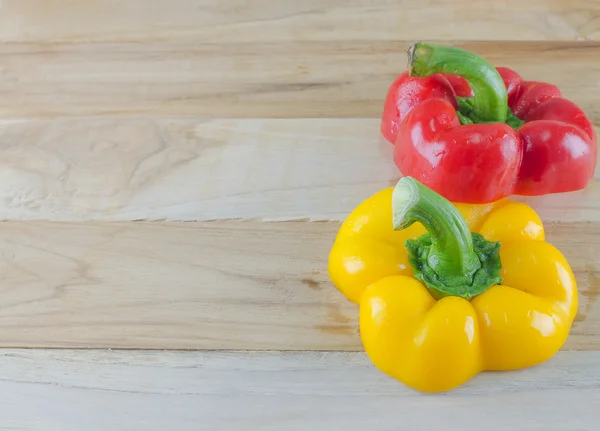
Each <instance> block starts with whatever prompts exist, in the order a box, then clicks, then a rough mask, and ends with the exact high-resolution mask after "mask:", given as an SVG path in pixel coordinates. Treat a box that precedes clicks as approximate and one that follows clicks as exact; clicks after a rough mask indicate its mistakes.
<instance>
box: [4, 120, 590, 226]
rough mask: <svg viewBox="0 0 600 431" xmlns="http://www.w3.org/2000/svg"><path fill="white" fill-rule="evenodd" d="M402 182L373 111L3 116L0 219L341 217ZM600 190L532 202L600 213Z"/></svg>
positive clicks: (553, 217) (561, 214)
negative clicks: (365, 114)
mask: <svg viewBox="0 0 600 431" xmlns="http://www.w3.org/2000/svg"><path fill="white" fill-rule="evenodd" d="M598 130H599V132H600V129H598ZM598 175H599V174H598V173H596V177H598ZM398 178H399V174H398V171H397V169H396V167H395V165H394V164H393V161H392V146H391V145H390V144H389V143H388V142H387V141H385V140H384V139H383V138H382V137H380V136H379V120H378V119H374V118H373V119H366V118H364V119H363V118H359V119H320V118H316V119H232V120H225V119H215V120H191V119H187V120H181V119H164V118H161V119H138V120H132V119H60V120H57V119H55V120H37V121H36V120H31V121H11V120H8V121H4V122H0V179H1V181H0V203H1V205H0V220H39V219H42V220H55V221H56V220H60V221H81V220H122V221H126V220H170V221H206V220H219V219H262V220H266V221H273V220H298V219H307V220H313V221H314V220H335V221H341V220H343V219H344V218H345V217H346V216H347V214H348V213H349V212H350V211H352V209H353V208H354V207H355V206H356V205H357V204H358V203H360V202H361V201H362V200H363V199H365V198H366V197H367V196H369V195H371V194H373V193H375V192H377V191H379V190H381V189H382V188H385V187H389V186H391V185H392V184H395V183H396V181H397V180H398ZM599 195H600V182H599V181H598V178H596V180H594V182H593V183H592V184H591V185H590V186H589V187H588V188H587V189H586V190H583V191H580V192H574V193H569V194H562V195H552V196H543V197H538V198H529V199H527V200H526V201H527V202H528V203H530V204H532V205H534V207H535V208H536V209H537V210H538V211H539V213H540V216H541V217H543V219H544V221H546V222H557V221H567V222H585V221H600V200H595V199H594V196H599ZM519 200H523V199H520V198H519Z"/></svg>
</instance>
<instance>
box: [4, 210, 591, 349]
mask: <svg viewBox="0 0 600 431" xmlns="http://www.w3.org/2000/svg"><path fill="white" fill-rule="evenodd" d="M338 227H339V224H338V223H325V222H323V223H308V222H283V223H264V222H242V221H239V222H236V221H230V222H212V223H159V222H154V223H141V222H140V223H133V222H123V223H44V222H5V223H0V251H1V260H0V278H1V279H2V280H3V282H2V283H1V284H0V347H52V348H56V347H81V348H83V347H85V348H109V347H110V348H126V349H127V348H141V349H249V350H350V351H353V350H361V349H362V347H361V344H360V339H359V336H358V328H357V307H356V306H355V305H354V304H352V303H350V302H349V301H347V300H346V299H345V298H344V297H343V296H342V295H341V294H340V293H339V292H338V291H337V290H336V289H335V288H334V287H333V286H332V285H331V283H330V282H329V278H328V274H327V256H328V253H329V250H330V247H331V244H332V242H333V239H334V237H335V234H336V232H337V229H338ZM548 239H549V241H551V242H552V243H553V244H555V245H556V246H557V247H558V248H559V249H561V251H562V252H563V253H564V254H565V256H566V257H567V258H568V259H569V261H570V262H572V266H573V270H574V271H575V274H576V277H577V280H578V283H579V289H580V292H581V293H580V313H579V317H578V321H577V322H576V324H575V326H574V328H573V330H572V335H571V337H570V338H569V340H568V342H567V344H566V345H565V349H575V350H592V349H595V350H597V349H599V348H600V305H599V303H598V302H597V299H598V296H599V295H600V263H599V262H598V260H597V259H596V256H598V255H599V254H600V245H599V244H600V229H599V225H598V223H593V224H564V223H563V224H558V225H554V226H549V227H548Z"/></svg>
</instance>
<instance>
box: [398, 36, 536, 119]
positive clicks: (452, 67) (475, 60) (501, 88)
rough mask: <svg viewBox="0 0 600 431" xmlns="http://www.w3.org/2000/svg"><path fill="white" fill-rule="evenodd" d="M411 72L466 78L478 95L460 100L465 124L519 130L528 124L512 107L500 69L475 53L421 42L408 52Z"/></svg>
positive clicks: (458, 113) (461, 113) (413, 74)
mask: <svg viewBox="0 0 600 431" xmlns="http://www.w3.org/2000/svg"><path fill="white" fill-rule="evenodd" d="M408 70H409V74H410V76H418V77H425V76H429V75H433V74H436V73H443V74H450V75H458V76H461V77H463V78H465V79H466V80H467V82H468V83H469V86H470V87H471V89H472V90H473V93H474V96H473V97H469V98H464V97H459V98H458V111H457V115H458V117H459V119H460V122H461V123H462V124H474V123H506V124H508V125H509V126H511V127H513V128H518V127H520V126H521V125H523V123H524V121H522V120H520V119H519V118H517V117H516V116H515V115H514V114H513V113H512V111H511V110H510V108H509V107H508V94H507V91H506V86H505V85H504V81H503V80H502V77H501V76H500V74H499V73H498V71H497V70H496V68H495V67H494V66H493V65H492V64H490V63H488V62H487V61H486V60H485V59H483V58H482V57H480V56H478V55H477V54H475V53H472V52H469V51H466V50H464V49H460V48H455V47H450V46H441V45H434V44H429V43H423V42H418V43H416V44H414V45H412V46H411V47H410V49H409V50H408Z"/></svg>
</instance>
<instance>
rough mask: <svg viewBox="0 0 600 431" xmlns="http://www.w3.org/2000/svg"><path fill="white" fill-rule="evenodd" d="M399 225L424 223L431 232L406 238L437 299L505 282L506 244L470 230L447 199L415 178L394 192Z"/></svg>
mask: <svg viewBox="0 0 600 431" xmlns="http://www.w3.org/2000/svg"><path fill="white" fill-rule="evenodd" d="M392 211H393V224H394V230H402V229H406V228H407V227H409V226H410V225H412V224H413V223H414V222H419V223H421V224H422V225H423V226H424V227H425V229H426V230H427V233H425V234H423V235H421V236H420V237H418V238H416V239H409V240H407V241H406V242H405V246H406V249H407V250H408V257H409V261H410V263H411V265H412V268H413V273H414V277H415V278H416V279H417V280H420V281H421V282H422V283H424V284H425V286H426V287H427V288H428V290H429V292H430V293H431V295H432V296H433V297H434V298H436V299H441V298H443V297H445V296H460V297H462V298H465V299H468V300H469V299H471V298H474V297H475V296H477V295H479V294H481V293H483V292H484V291H486V290H487V289H489V288H490V287H491V286H493V285H495V284H498V283H500V282H501V281H502V278H501V277H500V269H501V267H502V265H501V262H500V243H499V242H491V241H487V240H486V239H485V238H483V236H481V235H480V234H477V233H472V232H470V231H469V227H468V226H467V223H466V221H465V219H464V218H463V217H462V215H461V214H460V212H459V211H458V209H457V208H456V207H455V206H454V205H452V204H451V203H450V202H449V201H448V200H447V199H445V198H444V197H442V196H441V195H439V194H437V193H436V192H434V191H433V190H431V189H429V188H427V187H425V186H424V185H423V184H422V183H420V182H419V181H417V180H415V179H414V178H412V177H404V178H402V179H400V181H398V184H397V185H396V187H395V188H394V191H393V193H392Z"/></svg>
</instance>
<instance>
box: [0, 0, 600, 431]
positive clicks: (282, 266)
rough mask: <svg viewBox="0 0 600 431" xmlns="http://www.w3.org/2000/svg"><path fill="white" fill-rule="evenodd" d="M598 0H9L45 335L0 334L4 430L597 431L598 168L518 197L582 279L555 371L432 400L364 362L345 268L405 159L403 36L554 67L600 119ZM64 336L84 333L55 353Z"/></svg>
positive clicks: (533, 73) (12, 330)
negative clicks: (577, 182)
mask: <svg viewBox="0 0 600 431" xmlns="http://www.w3.org/2000/svg"><path fill="white" fill-rule="evenodd" d="M599 14H600V2H598V1H595V0H572V1H568V2H566V1H557V0H531V1H529V2H527V3H526V4H525V2H523V1H522V0H506V1H502V2H496V3H492V2H487V1H484V0H470V1H467V0H458V1H457V0H429V1H427V2H422V1H421V0H400V1H397V0H368V1H367V0H329V1H325V2H324V1H320V0H309V1H304V2H299V1H292V0H283V1H281V0H258V1H252V2H249V1H243V0H232V1H227V2H224V1H220V0H170V1H167V0H131V1H116V0H100V1H97V0H79V1H68V0H3V1H1V2H0V59H1V62H0V220H1V221H2V223H0V253H1V259H0V277H1V279H2V282H1V283H0V293H1V295H0V347H3V348H5V349H6V348H31V347H33V348H35V349H34V350H2V351H0V429H15V430H50V431H54V430H57V431H58V430H60V431H63V430H67V431H70V430H80V429H89V430H92V431H97V430H108V429H110V430H140V429H151V430H164V429H167V427H170V428H173V429H178V430H188V429H189V430H197V429H210V430H212V429H218V430H238V429H239V430H246V429H258V430H278V431H279V430H305V429H327V430H332V429H338V428H339V429H345V430H355V429H356V430H359V429H360V430H363V429H368V428H372V427H373V426H375V427H376V428H378V429H383V430H396V429H399V428H398V427H399V424H400V426H402V427H403V428H404V426H403V425H406V427H405V428H406V429H414V430H420V429H423V430H430V429H449V430H450V431H454V430H467V431H470V430H480V429H482V428H483V427H485V428H486V429H489V430H492V431H494V430H511V431H512V430H523V431H525V430H527V431H532V430H541V429H543V430H557V431H558V430H561V431H563V430H569V431H574V430H577V431H579V430H597V429H598V426H599V420H600V414H599V413H597V405H598V404H599V402H600V388H599V383H598V375H600V374H599V371H600V369H599V368H598V365H597V364H598V363H599V361H600V357H599V356H598V355H599V354H600V353H599V351H600V305H598V303H597V298H598V296H599V295H600V260H599V259H598V256H599V255H600V250H598V247H599V246H598V245H597V244H598V243H599V239H600V238H599V235H600V230H599V228H600V203H599V202H600V199H599V198H600V182H599V179H600V174H599V173H597V174H596V178H595V179H594V181H593V182H592V184H591V185H590V187H589V188H588V189H587V190H585V191H583V192H577V193H571V194H567V195H556V196H546V197H542V198H535V199H523V198H520V199H519V200H524V201H526V202H528V203H530V204H531V205H532V206H534V208H535V209H536V210H537V211H538V212H539V214H540V215H541V216H542V217H543V219H544V222H545V223H546V228H547V232H548V238H549V240H550V241H551V242H553V243H554V244H555V245H557V246H558V247H559V248H560V249H561V250H562V251H563V252H564V253H565V255H566V256H567V257H568V259H569V261H570V262H571V264H572V266H573V268H574V270H575V274H576V278H577V281H578V284H579V288H580V310H579V315H578V317H577V321H576V322H575V325H574V327H573V330H572V334H571V336H570V337H569V339H568V341H567V344H566V345H565V347H564V349H563V351H562V352H560V353H559V354H558V355H557V357H556V358H554V359H553V360H552V361H550V362H549V363H547V364H544V365H543V366H541V367H537V368H534V369H530V370H523V371H521V372H516V373H502V374H492V373H484V374H483V375H481V376H478V377H477V378H476V379H475V380H474V381H473V382H470V383H469V384H468V385H466V386H465V387H463V388H460V389H458V390H457V391H455V392H453V393H450V394H443V395H439V396H422V395H420V394H415V393H413V392H411V391H409V390H407V389H406V388H404V387H403V386H402V385H400V384H398V383H397V382H395V381H392V380H390V379H387V378H386V377H385V376H383V375H381V373H379V372H378V371H377V370H375V369H373V367H372V366H371V365H370V363H369V362H368V361H367V359H366V358H365V357H364V354H363V353H362V348H361V345H360V339H359V336H358V333H357V325H356V318H357V316H356V311H357V310H356V307H355V306H354V305H352V304H350V303H349V302H348V301H346V300H345V299H344V298H343V297H342V295H341V294H340V293H339V292H337V291H336V290H335V288H334V287H333V286H332V285H331V283H330V282H329V280H328V277H327V273H326V266H327V254H328V251H329V247H330V246H331V244H332V241H333V239H334V236H335V232H336V230H337V228H338V227H339V222H340V221H341V220H343V218H344V217H345V216H346V215H347V213H348V212H349V211H350V210H351V209H352V208H354V206H355V205H356V204H357V203H358V202H360V201H361V200H363V199H365V198H366V197H368V196H369V195H370V194H372V193H374V192H376V191H378V190H380V189H381V188H383V187H388V186H390V185H392V184H393V183H395V181H396V180H397V179H398V178H399V175H398V173H397V171H396V170H395V167H394V165H393V163H392V161H391V147H390V146H389V144H387V143H386V142H385V141H384V140H383V139H382V138H381V137H380V136H379V130H378V128H379V121H378V118H379V115H380V114H381V109H382V104H383V99H384V97H385V92H386V90H387V86H388V85H389V83H390V82H391V80H392V79H393V78H394V77H395V76H396V75H397V74H398V73H401V72H402V71H404V69H405V61H406V60H405V53H404V51H405V49H406V48H407V46H408V45H409V43H411V42H413V41H415V40H418V39H427V40H434V41H439V42H442V43H450V44H454V45H457V46H461V47H464V48H467V49H472V50H474V51H476V52H479V53H482V54H484V55H485V56H486V57H487V58H488V59H489V60H491V61H492V62H494V63H495V64H496V65H504V66H511V67H514V68H516V69H517V70H518V71H519V72H520V73H522V74H523V76H524V77H525V78H527V79H537V80H545V81H549V82H553V83H556V84H557V85H559V86H560V88H561V90H562V91H563V94H564V95H565V96H566V97H569V98H571V99H572V100H574V101H575V102H577V103H579V104H580V105H581V106H582V107H583V108H584V109H585V110H586V112H587V113H588V114H589V116H590V118H591V119H592V121H593V122H594V123H595V124H596V129H597V130H600V129H599V126H600V108H599V106H600V104H599V99H600V81H598V76H599V75H600V61H598V58H600V41H599V40H600V20H599V19H598V16H599ZM231 219H236V220H231ZM63 347H67V348H75V349H81V350H72V351H55V350H45V349H44V348H63ZM89 348H118V349H157V350H162V349H200V350H201V351H200V352H156V351H150V352H147V351H142V350H128V351H124V350H116V351H112V352H108V351H88V350H85V349H89ZM213 349H226V350H231V349H234V350H235V351H232V352H229V353H223V352H215V351H209V350H213ZM256 350H259V351H260V352H254V353H252V352H250V351H256ZM317 350H318V351H333V352H330V353H323V352H316V351H317ZM569 350H577V351H576V352H572V351H569ZM336 351H346V352H336ZM227 396H230V397H231V399H230V400H228V399H227V398H226V397H227ZM211 408H215V409H216V410H214V411H212V412H211V410H210V409H211ZM432 412H433V413H432Z"/></svg>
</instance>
